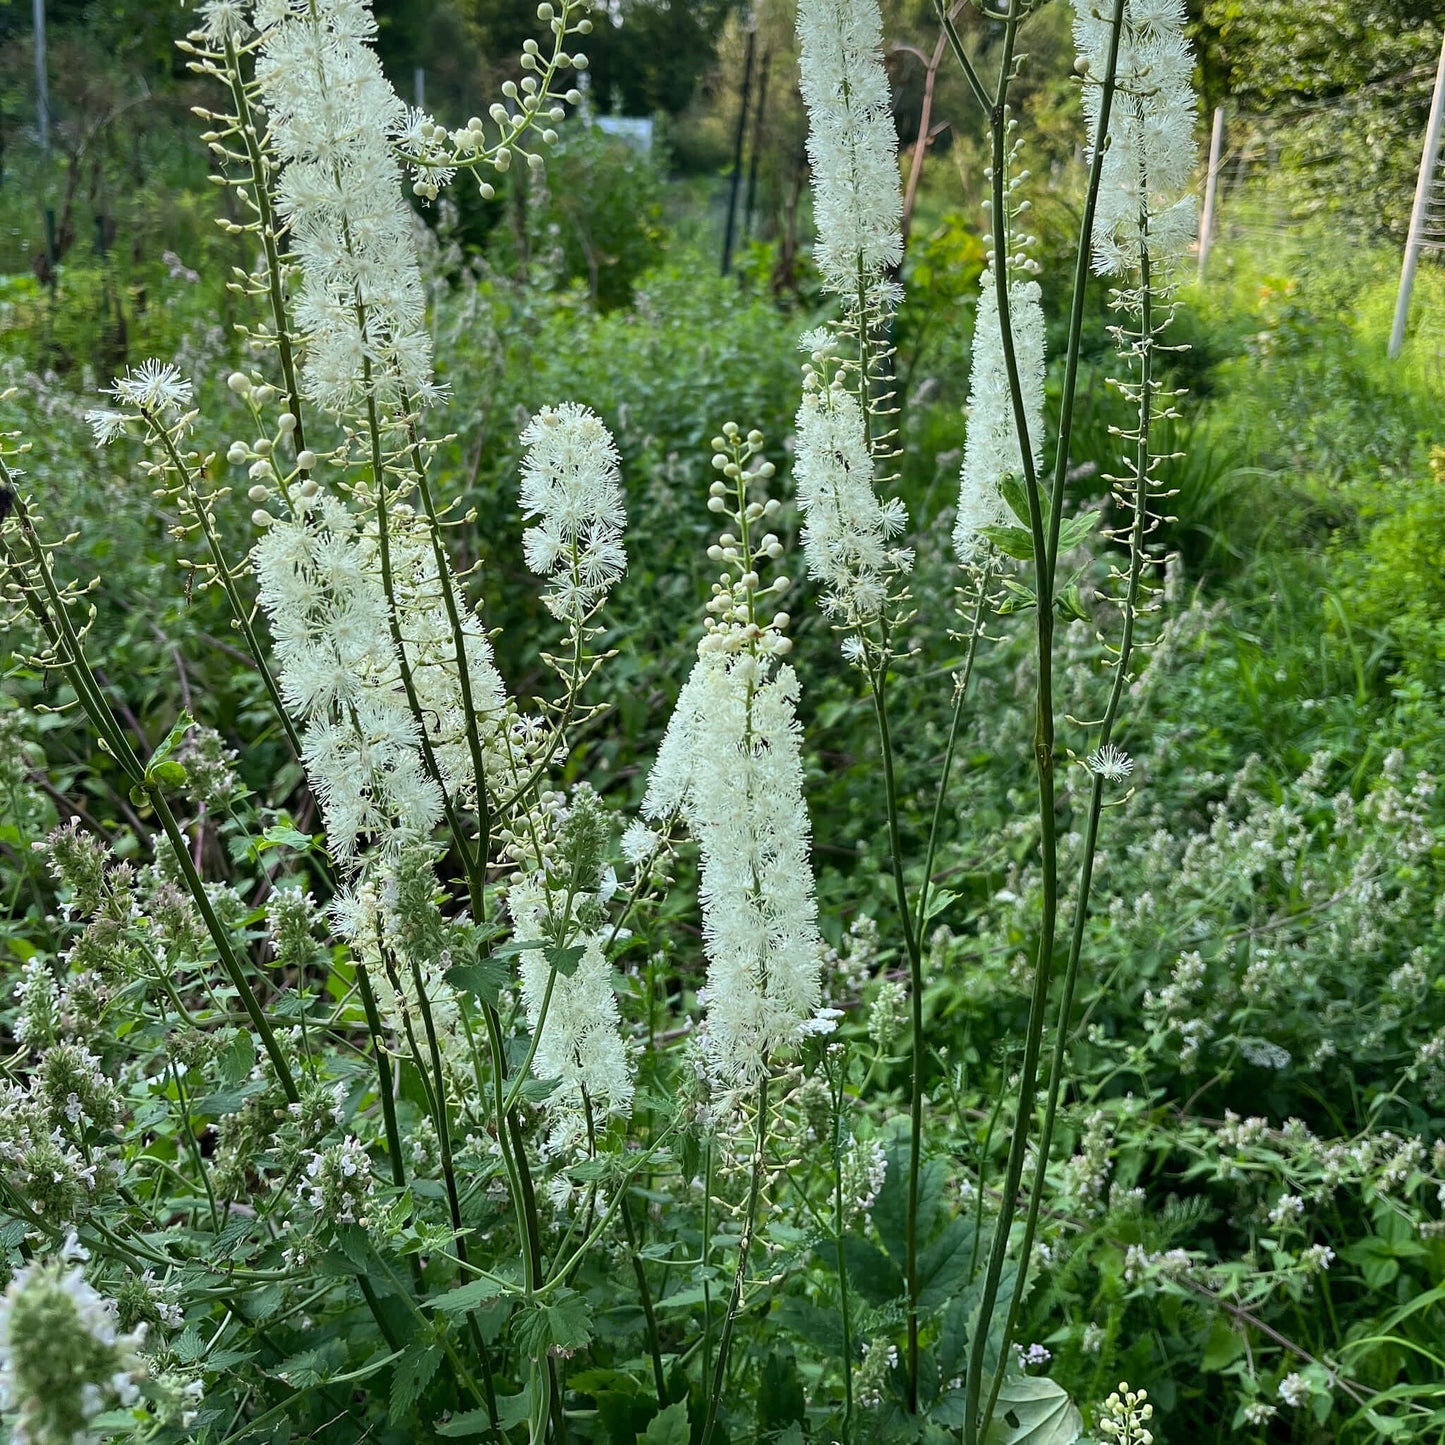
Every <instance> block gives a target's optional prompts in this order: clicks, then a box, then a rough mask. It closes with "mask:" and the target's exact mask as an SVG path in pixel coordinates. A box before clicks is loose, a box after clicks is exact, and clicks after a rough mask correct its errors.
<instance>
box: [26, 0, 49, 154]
mask: <svg viewBox="0 0 1445 1445" xmlns="http://www.w3.org/2000/svg"><path fill="white" fill-rule="evenodd" d="M31 14H32V15H33V16H34V17H35V111H36V118H37V119H38V120H39V122H40V149H41V150H42V151H47V152H48V151H49V150H50V84H49V81H48V79H47V78H46V74H45V0H34V3H33V4H32V6H31Z"/></svg>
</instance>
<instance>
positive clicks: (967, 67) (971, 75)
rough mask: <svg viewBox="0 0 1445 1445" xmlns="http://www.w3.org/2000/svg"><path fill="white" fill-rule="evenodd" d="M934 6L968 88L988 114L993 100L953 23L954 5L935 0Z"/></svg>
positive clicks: (943, 0) (942, 0)
mask: <svg viewBox="0 0 1445 1445" xmlns="http://www.w3.org/2000/svg"><path fill="white" fill-rule="evenodd" d="M933 8H934V9H935V10H937V11H938V23H939V24H940V25H941V26H942V27H943V33H944V35H946V36H947V37H948V48H949V49H950V50H951V51H952V52H953V58H954V59H955V60H956V61H958V65H959V69H960V70H962V71H963V76H964V79H965V80H966V81H968V88H969V90H971V91H972V92H973V98H974V99H975V100H976V101H977V102H978V103H979V104H980V105H981V106H982V107H983V109H984V113H985V114H987V113H988V112H989V111H991V110H992V109H993V101H992V99H991V98H990V97H989V93H988V90H987V89H986V88H985V86H984V83H983V81H982V80H981V79H980V78H979V74H978V71H977V70H976V69H974V64H973V61H971V60H970V59H969V58H968V52H967V51H966V50H965V49H964V48H963V38H962V37H961V36H960V35H959V33H958V27H957V26H956V25H955V24H954V23H953V15H952V13H951V12H952V6H950V5H948V4H947V3H946V0H933Z"/></svg>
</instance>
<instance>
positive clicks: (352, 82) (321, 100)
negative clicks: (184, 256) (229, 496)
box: [256, 0, 432, 412]
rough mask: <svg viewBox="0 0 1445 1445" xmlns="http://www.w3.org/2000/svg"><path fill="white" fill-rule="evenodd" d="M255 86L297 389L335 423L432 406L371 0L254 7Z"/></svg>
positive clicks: (421, 309)
mask: <svg viewBox="0 0 1445 1445" xmlns="http://www.w3.org/2000/svg"><path fill="white" fill-rule="evenodd" d="M256 24H257V25H258V27H260V28H261V30H262V37H261V43H260V57H259V59H258V60H257V64H256V84H257V87H258V88H259V91H260V96H261V101H262V104H263V105H264V106H265V109H266V113H267V117H268V119H269V122H270V143H271V146H272V148H273V149H274V151H275V152H276V155H277V158H278V160H279V161H280V162H281V163H282V166H283V169H282V171H281V177H280V181H279V183H278V186H277V195H276V205H277V210H278V212H279V213H280V215H281V216H282V217H283V218H284V219H285V220H286V222H287V223H288V225H289V228H290V240H291V248H292V256H293V258H294V260H295V261H296V262H297V263H299V266H300V270H301V285H300V289H299V294H298V295H297V298H296V307H295V315H296V321H297V325H298V326H299V328H300V330H301V333H302V335H303V337H304V338H305V342H306V351H305V361H304V366H303V371H302V375H303V385H304V388H305V391H306V394H307V395H308V396H309V397H311V398H312V400H314V401H315V402H316V403H317V404H318V405H319V406H320V407H322V408H323V409H324V410H327V411H331V412H344V411H346V410H348V409H350V408H352V407H354V406H356V405H357V404H358V403H360V402H362V401H363V400H364V399H365V398H366V396H367V395H369V394H370V395H374V396H376V397H377V399H378V400H380V401H382V402H387V403H392V402H396V401H399V400H401V399H403V398H412V399H423V400H424V399H426V398H427V397H429V396H430V395H431V394H432V362H431V340H430V337H429V335H428V333H427V330H426V325H425V314H424V313H425V295H424V292H423V288H422V280H421V272H420V269H419V268H418V265H417V257H416V246H415V243H414V241H413V235H412V224H413V220H412V215H411V211H410V207H409V206H408V205H407V204H406V201H405V199H404V197H403V194H402V176H401V169H400V167H399V166H398V164H397V162H396V160H395V159H394V157H393V155H392V152H391V147H390V145H389V144H388V139H389V136H390V135H391V134H393V133H394V132H396V131H398V130H399V129H400V128H401V127H403V126H404V125H405V123H406V107H405V106H404V105H403V104H402V102H401V101H400V100H399V99H398V97H397V95H396V92H395V91H394V90H393V89H392V88H391V84H390V82H389V81H388V80H387V79H386V77H385V75H383V74H382V70H381V63H380V62H379V61H378V59H377V57H376V54H375V52H374V51H373V50H372V49H371V48H370V46H369V44H368V43H367V42H368V41H369V40H370V39H371V37H372V35H373V34H374V33H375V29H376V22H375V20H374V19H373V18H372V15H371V10H370V4H369V0H317V3H315V4H312V5H310V6H302V7H299V8H297V7H294V6H290V5H285V4H267V5H260V6H258V7H257V11H256Z"/></svg>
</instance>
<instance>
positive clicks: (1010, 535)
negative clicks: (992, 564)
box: [978, 527, 1034, 562]
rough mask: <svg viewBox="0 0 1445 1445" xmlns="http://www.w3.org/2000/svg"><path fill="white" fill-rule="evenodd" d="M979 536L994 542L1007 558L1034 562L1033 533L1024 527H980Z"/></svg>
mask: <svg viewBox="0 0 1445 1445" xmlns="http://www.w3.org/2000/svg"><path fill="white" fill-rule="evenodd" d="M978 534H979V536H980V537H983V538H985V539H986V540H988V541H990V542H992V543H993V545H994V546H995V547H997V548H998V550H999V551H1000V552H1002V553H1003V554H1004V556H1005V557H1014V558H1017V559H1018V561H1020V562H1031V561H1033V556H1034V538H1033V533H1032V532H1026V531H1025V530H1024V529H1023V528H1022V527H980V528H979V529H978Z"/></svg>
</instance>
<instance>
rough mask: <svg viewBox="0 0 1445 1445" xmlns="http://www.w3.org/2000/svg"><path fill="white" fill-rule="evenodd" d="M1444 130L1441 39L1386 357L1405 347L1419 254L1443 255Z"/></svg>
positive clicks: (1444, 48) (1444, 80)
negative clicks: (1438, 60)
mask: <svg viewBox="0 0 1445 1445" xmlns="http://www.w3.org/2000/svg"><path fill="white" fill-rule="evenodd" d="M1442 128H1445V39H1442V40H1441V43H1440V65H1439V68H1438V69H1437V70H1436V71H1435V94H1434V98H1433V99H1432V100H1431V102H1430V120H1429V123H1428V124H1427V125H1426V127H1425V148H1424V150H1423V152H1422V153H1421V156H1420V179H1419V181H1418V182H1417V183H1416V186H1415V204H1414V207H1413V208H1412V209H1411V211H1410V231H1409V234H1408V236H1407V238H1406V240H1405V264H1404V265H1403V266H1402V267H1401V270H1400V294H1399V296H1398V297H1397V298H1396V300H1395V324H1394V326H1393V327H1392V328H1391V331H1390V356H1391V358H1392V359H1393V358H1394V357H1397V356H1398V355H1399V354H1400V350H1401V348H1402V347H1403V346H1404V344H1405V323H1406V322H1407V321H1408V320H1409V318H1410V293H1411V292H1412V291H1413V290H1414V289H1415V272H1416V270H1417V269H1418V268H1419V265H1420V253H1421V251H1445V166H1442V165H1441V164H1440V160H1441V157H1440V132H1441V130H1442Z"/></svg>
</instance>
